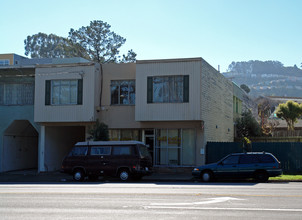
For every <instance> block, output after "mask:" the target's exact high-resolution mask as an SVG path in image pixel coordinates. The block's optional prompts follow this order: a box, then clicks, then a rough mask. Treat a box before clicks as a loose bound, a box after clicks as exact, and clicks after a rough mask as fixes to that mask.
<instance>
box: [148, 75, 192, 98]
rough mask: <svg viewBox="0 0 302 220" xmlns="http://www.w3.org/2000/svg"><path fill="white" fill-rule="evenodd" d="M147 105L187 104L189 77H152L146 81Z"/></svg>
mask: <svg viewBox="0 0 302 220" xmlns="http://www.w3.org/2000/svg"><path fill="white" fill-rule="evenodd" d="M147 102H148V103H177V102H178V103H181V102H189V76H188V75H175V76H152V77H148V79H147Z"/></svg>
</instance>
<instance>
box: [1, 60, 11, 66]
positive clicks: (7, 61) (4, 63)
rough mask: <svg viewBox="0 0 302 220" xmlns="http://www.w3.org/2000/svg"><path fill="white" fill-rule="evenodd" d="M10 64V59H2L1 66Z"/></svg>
mask: <svg viewBox="0 0 302 220" xmlns="http://www.w3.org/2000/svg"><path fill="white" fill-rule="evenodd" d="M8 65H9V60H6V59H5V60H0V66H8Z"/></svg>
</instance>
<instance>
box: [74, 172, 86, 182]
mask: <svg viewBox="0 0 302 220" xmlns="http://www.w3.org/2000/svg"><path fill="white" fill-rule="evenodd" d="M84 178H85V174H84V171H83V170H82V169H77V170H75V171H74V172H73V179H74V180H75V181H78V182H80V181H83V180H84Z"/></svg>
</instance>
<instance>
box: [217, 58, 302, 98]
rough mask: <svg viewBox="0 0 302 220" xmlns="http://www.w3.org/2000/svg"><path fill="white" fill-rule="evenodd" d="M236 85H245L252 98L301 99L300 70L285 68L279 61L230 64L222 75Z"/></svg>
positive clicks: (301, 78) (301, 82)
mask: <svg viewBox="0 0 302 220" xmlns="http://www.w3.org/2000/svg"><path fill="white" fill-rule="evenodd" d="M222 74H223V75H224V76H225V77H226V78H230V79H232V81H234V82H235V83H236V84H237V85H239V86H240V85H241V84H246V85H248V86H249V88H250V89H251V92H250V93H249V94H250V95H252V96H255V97H257V96H259V95H266V96H287V97H302V70H301V69H299V68H298V67H297V66H296V65H295V66H293V67H285V66H284V65H283V64H282V63H281V62H279V61H258V60H251V61H248V62H232V63H231V64H230V65H229V68H228V71H227V72H225V73H222Z"/></svg>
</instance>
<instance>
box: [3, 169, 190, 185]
mask: <svg viewBox="0 0 302 220" xmlns="http://www.w3.org/2000/svg"><path fill="white" fill-rule="evenodd" d="M98 181H100V182H104V181H105V182H106V181H113V182H115V181H118V179H117V178H108V179H103V178H102V177H100V178H99V180H98ZM190 181H194V180H193V179H192V175H191V173H153V174H152V175H151V176H145V177H143V178H142V180H141V181H139V182H190ZM66 182H67V183H70V182H73V183H75V181H74V180H73V179H72V176H71V175H67V174H64V173H60V172H58V171H56V172H47V173H37V171H36V170H22V171H12V172H5V173H0V184H1V183H66ZM85 182H89V181H88V180H87V181H85ZM96 182H97V181H96Z"/></svg>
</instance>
